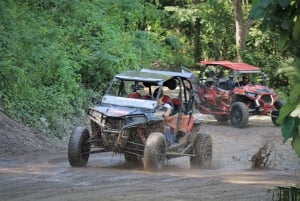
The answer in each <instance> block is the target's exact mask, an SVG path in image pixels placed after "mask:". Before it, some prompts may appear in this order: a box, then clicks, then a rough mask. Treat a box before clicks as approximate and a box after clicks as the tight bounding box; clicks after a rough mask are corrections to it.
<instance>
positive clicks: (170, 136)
mask: <svg viewBox="0 0 300 201" xmlns="http://www.w3.org/2000/svg"><path fill="white" fill-rule="evenodd" d="M158 90H159V88H157V89H156V90H155V91H154V93H153V96H154V97H155V98H156V97H157V95H158ZM163 96H164V92H163V90H161V92H160V95H159V98H158V100H157V106H158V114H159V115H161V116H163V117H168V116H170V114H171V111H172V106H171V105H170V104H168V103H165V102H163ZM164 134H165V136H166V139H167V142H168V144H169V145H172V144H174V143H175V140H176V136H175V135H174V131H173V129H172V128H171V127H170V126H165V127H164Z"/></svg>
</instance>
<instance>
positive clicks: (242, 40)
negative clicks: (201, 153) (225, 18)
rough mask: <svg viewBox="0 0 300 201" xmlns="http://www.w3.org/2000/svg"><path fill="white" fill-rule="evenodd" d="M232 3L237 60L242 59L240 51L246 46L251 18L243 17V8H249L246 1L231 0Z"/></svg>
mask: <svg viewBox="0 0 300 201" xmlns="http://www.w3.org/2000/svg"><path fill="white" fill-rule="evenodd" d="M232 5H233V8H234V17H235V41H236V42H235V44H236V60H237V61H238V62H241V61H242V57H241V51H242V50H244V49H245V47H246V40H247V36H248V33H249V30H250V27H251V25H252V19H250V18H249V17H247V19H246V20H245V19H244V18H245V17H244V15H245V14H244V12H243V11H244V10H246V11H247V13H248V10H249V7H250V6H249V4H248V3H247V1H244V0H243V1H241V0H232Z"/></svg>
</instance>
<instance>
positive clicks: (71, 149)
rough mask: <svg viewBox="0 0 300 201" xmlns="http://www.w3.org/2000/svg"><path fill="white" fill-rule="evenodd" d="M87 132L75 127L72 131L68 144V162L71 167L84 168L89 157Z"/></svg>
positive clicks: (84, 129) (88, 135) (82, 128)
mask: <svg viewBox="0 0 300 201" xmlns="http://www.w3.org/2000/svg"><path fill="white" fill-rule="evenodd" d="M89 138H90V134H89V130H88V129H87V128H84V127H77V128H75V129H74V130H73V132H72V134H71V136H70V139H69V144H68V160H69V163H70V165H71V166H72V167H85V166H86V165H87V162H88V160H89V156H90V148H91V147H90V143H89Z"/></svg>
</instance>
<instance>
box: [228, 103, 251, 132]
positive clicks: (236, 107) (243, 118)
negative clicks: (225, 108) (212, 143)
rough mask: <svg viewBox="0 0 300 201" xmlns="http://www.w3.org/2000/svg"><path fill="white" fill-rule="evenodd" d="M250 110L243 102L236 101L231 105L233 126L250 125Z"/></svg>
mask: <svg viewBox="0 0 300 201" xmlns="http://www.w3.org/2000/svg"><path fill="white" fill-rule="evenodd" d="M248 117H249V112H248V108H247V106H246V105H245V103H243V102H235V103H233V104H232V106H231V111H230V121H231V124H232V126H233V127H236V128H244V127H246V126H247V125H248Z"/></svg>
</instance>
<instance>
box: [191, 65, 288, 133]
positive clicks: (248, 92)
mask: <svg viewBox="0 0 300 201" xmlns="http://www.w3.org/2000/svg"><path fill="white" fill-rule="evenodd" d="M201 68H202V69H201V71H200V74H199V82H198V84H196V87H194V88H195V92H196V93H195V104H196V107H197V108H198V109H199V111H200V112H201V113H203V114H212V115H214V117H215V118H216V120H217V121H219V122H227V121H228V120H229V119H230V121H231V124H232V125H233V126H234V127H237V128H243V127H246V126H247V125H248V118H249V115H271V119H272V122H273V123H274V124H275V125H277V124H276V120H277V117H278V114H279V110H280V108H281V106H282V103H281V102H280V101H278V98H279V97H278V95H277V94H276V92H275V91H274V90H273V89H271V88H269V87H268V86H266V85H267V81H268V78H267V76H266V75H265V74H263V73H262V72H261V70H260V68H259V67H256V66H252V65H249V64H246V63H232V62H230V61H202V62H201ZM242 77H244V78H248V79H250V82H249V83H248V84H245V85H244V84H243V83H242Z"/></svg>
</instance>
